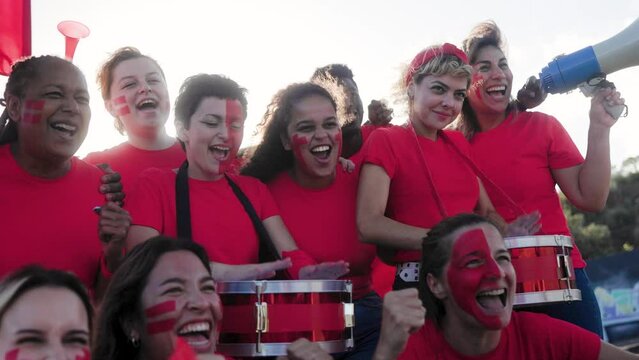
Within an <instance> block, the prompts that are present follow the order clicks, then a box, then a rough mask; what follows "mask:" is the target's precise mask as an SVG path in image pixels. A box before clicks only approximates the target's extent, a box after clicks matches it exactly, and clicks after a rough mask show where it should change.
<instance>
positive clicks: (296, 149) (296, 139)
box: [291, 134, 310, 169]
mask: <svg viewBox="0 0 639 360" xmlns="http://www.w3.org/2000/svg"><path fill="white" fill-rule="evenodd" d="M291 140H292V142H291V148H292V150H293V155H294V156H295V160H296V161H297V162H298V165H299V166H300V167H302V168H305V169H308V168H309V164H307V163H306V160H305V159H304V156H303V155H302V148H303V147H304V146H306V145H308V143H309V142H310V139H309V138H308V137H306V136H300V135H298V134H293V136H292V137H291Z"/></svg>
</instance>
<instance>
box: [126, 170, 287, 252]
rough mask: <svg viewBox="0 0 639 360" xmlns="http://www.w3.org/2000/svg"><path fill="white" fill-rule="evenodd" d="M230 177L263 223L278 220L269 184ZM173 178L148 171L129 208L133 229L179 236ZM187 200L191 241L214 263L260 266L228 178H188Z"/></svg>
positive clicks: (253, 236) (247, 221) (169, 173)
mask: <svg viewBox="0 0 639 360" xmlns="http://www.w3.org/2000/svg"><path fill="white" fill-rule="evenodd" d="M230 176H231V179H232V180H233V181H234V182H235V183H236V184H237V185H238V186H239V187H240V189H242V191H243V192H244V194H245V195H246V197H248V199H249V200H250V201H251V204H252V205H253V207H254V208H255V211H256V213H257V215H258V217H259V218H260V219H262V220H264V219H268V218H270V217H271V216H275V215H279V211H278V209H277V205H276V204H275V201H274V200H273V197H272V196H271V194H270V193H269V191H268V189H267V188H266V185H264V184H262V183H261V182H260V181H259V180H257V179H254V178H251V177H247V176H241V175H230ZM175 178H176V173H175V172H174V171H173V170H168V169H148V170H146V171H144V172H143V173H142V174H141V175H140V177H139V181H138V182H137V184H136V186H135V187H134V188H133V191H131V193H130V194H129V195H128V196H127V202H126V205H125V206H126V208H127V209H128V210H129V212H130V213H131V217H132V219H133V221H132V223H133V225H141V226H147V227H150V228H153V229H155V230H157V231H158V232H160V234H163V235H167V236H177V218H176V214H175ZM189 201H190V206H191V231H192V235H193V240H195V241H196V242H197V243H198V244H200V245H202V246H203V247H204V248H205V249H206V251H207V253H208V255H209V258H211V260H213V261H217V262H221V263H226V264H248V263H256V262H257V261H258V236H257V233H256V232H255V228H254V227H253V223H252V222H251V219H250V217H249V215H248V214H247V213H246V211H245V210H244V207H242V203H241V202H240V200H238V198H237V197H236V196H235V194H234V193H233V190H232V189H231V187H230V186H229V184H228V182H227V181H226V179H225V178H222V179H220V180H217V181H202V180H196V179H191V178H189Z"/></svg>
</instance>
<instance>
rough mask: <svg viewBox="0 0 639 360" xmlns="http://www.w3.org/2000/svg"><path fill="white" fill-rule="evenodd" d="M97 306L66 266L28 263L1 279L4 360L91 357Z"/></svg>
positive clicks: (0, 349)
mask: <svg viewBox="0 0 639 360" xmlns="http://www.w3.org/2000/svg"><path fill="white" fill-rule="evenodd" d="M92 318H93V308H92V307H91V302H90V300H89V295H88V293H87V290H86V288H85V287H84V286H82V284H81V283H80V281H79V280H78V278H77V277H75V276H73V275H71V274H69V273H68V272H66V271H60V270H45V269H43V268H41V267H38V266H29V267H25V268H22V269H20V270H18V271H16V272H15V273H12V274H10V275H9V276H7V277H6V278H5V279H4V280H3V281H2V283H0V356H1V357H2V359H4V360H36V359H59V360H89V359H90V358H91V356H90V352H89V350H90V343H91V337H90V331H91V324H92Z"/></svg>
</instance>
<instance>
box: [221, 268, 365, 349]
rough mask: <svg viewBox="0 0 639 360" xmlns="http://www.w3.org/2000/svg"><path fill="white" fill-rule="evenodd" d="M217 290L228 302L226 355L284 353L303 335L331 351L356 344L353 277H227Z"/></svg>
mask: <svg viewBox="0 0 639 360" xmlns="http://www.w3.org/2000/svg"><path fill="white" fill-rule="evenodd" d="M217 290H218V293H219V294H220V297H221V298H222V304H223V305H224V316H223V319H222V324H221V329H220V340H219V343H218V346H217V351H218V352H220V353H222V354H224V355H228V356H249V357H257V356H278V355H286V347H287V346H288V344H290V343H291V342H293V341H295V340H297V339H299V338H301V337H304V338H306V339H308V340H310V341H313V342H316V343H317V344H318V345H319V346H320V347H321V348H323V349H324V350H325V351H327V352H329V353H337V352H343V351H347V350H350V349H352V348H353V344H354V343H353V326H354V325H355V324H354V322H355V319H354V317H355V314H354V305H353V301H352V284H351V282H350V281H344V280H277V281H268V280H258V281H228V282H220V283H218V289H217Z"/></svg>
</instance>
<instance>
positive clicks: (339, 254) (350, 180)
mask: <svg viewBox="0 0 639 360" xmlns="http://www.w3.org/2000/svg"><path fill="white" fill-rule="evenodd" d="M358 178H359V176H358V173H357V172H353V173H350V174H349V173H347V172H345V171H344V170H343V169H342V167H341V166H337V173H336V177H335V181H333V183H332V184H331V185H330V186H328V187H326V188H323V189H308V188H304V187H302V186H300V185H299V184H298V183H296V182H295V181H294V180H293V179H292V178H291V176H290V175H289V173H288V172H282V173H280V174H279V175H278V176H277V177H276V178H275V179H273V181H271V182H270V183H269V184H268V187H269V190H271V194H273V198H275V201H276V202H277V206H278V208H279V209H280V214H281V216H282V219H283V220H284V223H285V224H286V227H287V228H288V230H289V232H290V233H291V235H292V236H293V239H295V242H296V243H297V245H298V246H299V247H300V249H302V250H304V251H305V252H306V253H308V254H309V255H310V256H312V257H313V259H315V261H317V262H325V261H338V260H344V261H347V262H348V263H349V264H350V273H349V274H348V275H346V276H344V277H343V278H344V279H349V280H352V282H353V296H354V297H355V298H360V297H362V296H364V295H366V294H368V293H369V292H371V262H372V261H373V258H374V257H375V247H374V246H373V245H369V244H364V243H362V242H360V241H359V235H358V232H357V225H356V222H355V214H356V213H355V204H356V201H357V185H358Z"/></svg>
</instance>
